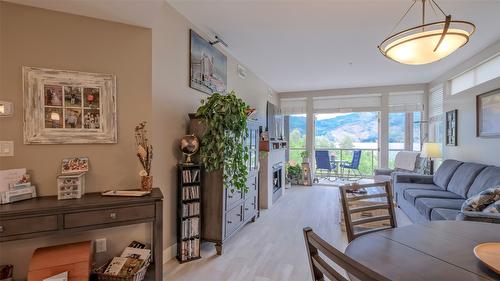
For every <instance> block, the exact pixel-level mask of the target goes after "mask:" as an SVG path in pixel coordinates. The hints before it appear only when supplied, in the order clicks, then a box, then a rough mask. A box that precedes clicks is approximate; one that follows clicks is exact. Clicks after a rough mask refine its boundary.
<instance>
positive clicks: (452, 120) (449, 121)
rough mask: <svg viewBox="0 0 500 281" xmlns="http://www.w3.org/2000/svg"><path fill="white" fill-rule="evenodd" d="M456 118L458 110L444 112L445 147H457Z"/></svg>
mask: <svg viewBox="0 0 500 281" xmlns="http://www.w3.org/2000/svg"><path fill="white" fill-rule="evenodd" d="M457 118H458V110H457V109H455V110H450V111H448V112H446V142H445V143H446V145H448V146H457Z"/></svg>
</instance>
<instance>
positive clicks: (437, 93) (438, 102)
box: [429, 85, 444, 121]
mask: <svg viewBox="0 0 500 281" xmlns="http://www.w3.org/2000/svg"><path fill="white" fill-rule="evenodd" d="M443 94H444V87H443V85H439V86H436V87H434V88H432V89H431V94H430V97H429V119H430V121H433V120H439V119H440V118H441V116H442V115H443Z"/></svg>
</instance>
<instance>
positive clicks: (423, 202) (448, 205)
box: [415, 198, 465, 219]
mask: <svg viewBox="0 0 500 281" xmlns="http://www.w3.org/2000/svg"><path fill="white" fill-rule="evenodd" d="M464 202H465V200H464V199H448V198H446V199H444V198H417V200H415V207H416V208H417V210H418V212H419V213H420V214H422V215H423V216H425V217H426V218H427V219H431V211H432V209H435V208H442V209H452V210H460V208H461V207H462V204H463V203H464Z"/></svg>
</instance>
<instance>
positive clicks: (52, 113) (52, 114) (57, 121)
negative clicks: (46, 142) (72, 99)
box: [44, 107, 64, 129]
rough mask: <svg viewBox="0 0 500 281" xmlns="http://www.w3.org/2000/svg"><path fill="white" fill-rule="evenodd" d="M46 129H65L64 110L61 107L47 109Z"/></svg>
mask: <svg viewBox="0 0 500 281" xmlns="http://www.w3.org/2000/svg"><path fill="white" fill-rule="evenodd" d="M44 120H45V122H44V123H45V129H61V128H64V127H63V125H64V124H63V110H62V108H60V107H45V118H44Z"/></svg>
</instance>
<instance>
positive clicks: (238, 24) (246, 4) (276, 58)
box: [0, 0, 500, 92]
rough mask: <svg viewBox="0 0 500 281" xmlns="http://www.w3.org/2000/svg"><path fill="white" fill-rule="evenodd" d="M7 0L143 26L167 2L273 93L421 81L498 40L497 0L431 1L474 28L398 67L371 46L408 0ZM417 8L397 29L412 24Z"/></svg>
mask: <svg viewBox="0 0 500 281" xmlns="http://www.w3.org/2000/svg"><path fill="white" fill-rule="evenodd" d="M0 1H2V0H0ZM8 1H11V2H16V3H19V4H24V5H30V6H36V7H41V8H47V9H52V10H58V11H63V12H69V13H75V14H81V15H86V16H91V17H96V18H103V19H108V20H114V21H119V22H124V23H129V24H135V25H140V26H147V27H152V26H153V24H154V18H152V17H151V16H150V15H151V14H152V13H153V12H155V11H156V10H158V9H161V6H162V4H163V5H164V3H165V2H162V1H167V2H168V3H169V4H170V5H172V6H173V7H174V8H175V9H177V10H178V11H179V12H180V13H181V14H183V15H184V16H186V17H187V18H188V19H189V20H190V21H191V22H193V23H194V24H195V25H196V26H197V27H198V28H200V29H201V30H202V31H204V32H205V33H206V34H212V35H215V34H218V35H220V36H221V37H222V38H223V40H224V41H225V42H227V43H228V44H229V48H227V51H228V52H230V53H231V54H232V55H233V56H235V57H236V58H237V59H238V60H239V61H241V62H242V64H244V65H246V66H247V67H248V68H249V69H250V70H252V71H253V72H254V73H255V74H256V75H257V76H259V77H260V78H262V79H263V80H264V81H266V82H267V83H268V84H269V85H270V86H271V87H272V88H273V89H274V90H276V91H278V92H288V91H304V90H322V89H335V88H351V87H369V86H385V85H400V84H413V83H427V82H430V81H432V80H433V79H435V78H437V77H438V76H440V75H441V74H443V73H445V72H446V71H448V70H451V69H452V68H453V67H455V66H457V65H459V64H460V63H461V62H463V61H465V60H466V59H468V58H470V57H471V56H473V55H474V54H476V53H478V52H479V51H481V50H482V49H484V48H486V47H487V46H489V45H491V44H493V43H494V42H496V41H497V40H500V28H498V25H499V23H500V20H499V18H498V12H499V11H500V0H436V1H437V2H438V3H439V4H440V5H441V7H442V8H443V9H444V10H445V11H446V12H447V13H451V14H452V15H453V17H454V18H455V19H462V20H469V21H472V22H473V23H475V24H476V25H477V27H478V30H477V32H476V33H475V34H474V35H473V36H472V38H471V42H470V43H469V44H467V45H466V46H465V47H464V48H462V49H460V50H458V51H457V52H456V53H454V54H452V55H451V56H449V57H447V58H445V59H444V60H442V61H439V62H436V63H433V64H430V65H425V66H408V65H401V64H398V63H396V62H393V61H391V60H388V59H386V58H384V57H383V56H382V55H381V54H380V53H379V51H378V49H377V45H378V44H379V43H380V41H381V40H382V39H383V38H384V37H385V36H387V35H388V34H389V32H390V31H391V29H392V28H393V26H394V24H395V23H396V22H397V21H398V20H399V18H400V17H401V15H402V14H403V12H404V11H405V9H407V8H408V7H409V5H410V3H411V1H412V0H105V1H104V0H71V1H63V0H43V1H41V0H8ZM117 2H118V3H125V4H126V5H121V6H118V5H116V3H117ZM146 3H147V4H146ZM418 13H419V12H418V10H414V11H413V13H412V14H410V18H409V19H408V20H405V21H404V22H402V24H401V28H404V27H410V26H411V25H415V24H417V23H418V22H419V21H420V19H419V17H420V15H419V14H418ZM428 14H432V12H431V11H429V13H428ZM429 19H436V17H435V16H433V17H430V18H429ZM207 39H208V38H207ZM211 39H213V38H211Z"/></svg>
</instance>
